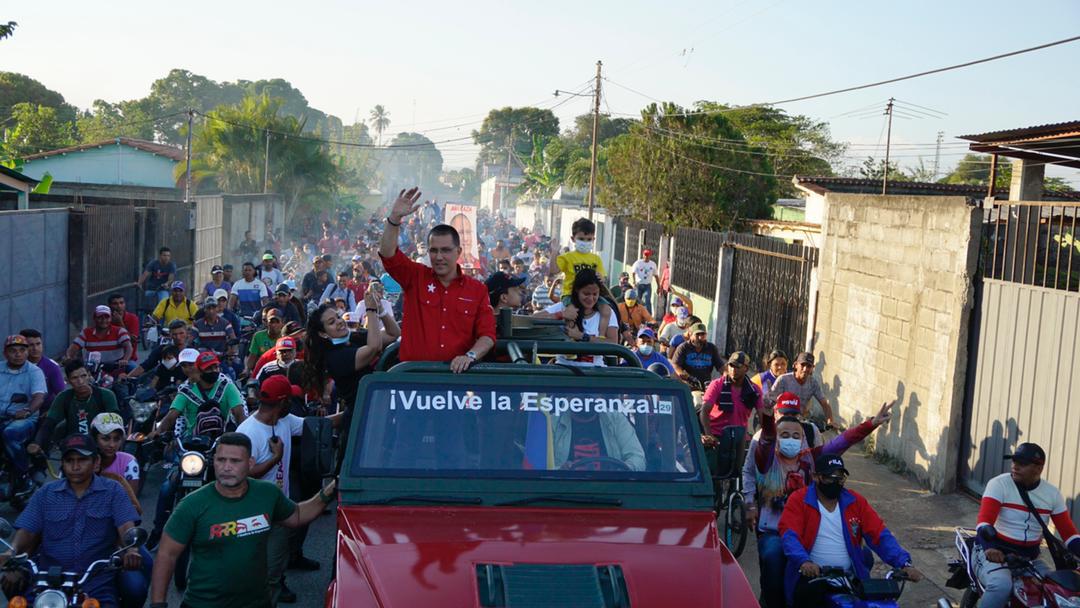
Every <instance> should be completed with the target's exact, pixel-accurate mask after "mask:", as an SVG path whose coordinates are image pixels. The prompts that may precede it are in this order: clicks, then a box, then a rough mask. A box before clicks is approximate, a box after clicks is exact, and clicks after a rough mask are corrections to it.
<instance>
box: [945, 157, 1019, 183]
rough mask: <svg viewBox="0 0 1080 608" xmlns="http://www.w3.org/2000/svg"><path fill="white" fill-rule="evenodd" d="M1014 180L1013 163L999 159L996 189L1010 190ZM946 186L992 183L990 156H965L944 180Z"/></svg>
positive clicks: (995, 181) (995, 177) (995, 178)
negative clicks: (1010, 184) (1010, 183)
mask: <svg viewBox="0 0 1080 608" xmlns="http://www.w3.org/2000/svg"><path fill="white" fill-rule="evenodd" d="M1011 180H1012V163H1011V162H1009V160H1008V159H1007V158H999V159H998V166H997V172H996V174H995V176H994V187H995V188H1008V187H1009V182H1010V181H1011ZM941 181H942V182H943V183H946V184H967V185H972V186H985V185H987V184H988V183H990V155H989V154H971V153H969V154H965V155H964V157H963V158H961V159H960V160H959V162H957V163H956V168H954V169H953V170H952V171H951V172H949V174H948V175H946V176H945V177H944V178H943V179H942V180H941Z"/></svg>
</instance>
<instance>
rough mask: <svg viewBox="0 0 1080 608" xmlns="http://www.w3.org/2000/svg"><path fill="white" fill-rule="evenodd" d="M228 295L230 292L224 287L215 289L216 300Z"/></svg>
mask: <svg viewBox="0 0 1080 608" xmlns="http://www.w3.org/2000/svg"><path fill="white" fill-rule="evenodd" d="M228 297H229V292H227V291H225V290H224V289H218V290H215V291H214V299H215V300H220V299H221V298H228Z"/></svg>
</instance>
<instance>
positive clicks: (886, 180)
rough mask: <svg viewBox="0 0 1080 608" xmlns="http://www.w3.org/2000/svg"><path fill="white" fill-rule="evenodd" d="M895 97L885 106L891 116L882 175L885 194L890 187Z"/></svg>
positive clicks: (887, 113) (886, 137)
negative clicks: (890, 151) (890, 154)
mask: <svg viewBox="0 0 1080 608" xmlns="http://www.w3.org/2000/svg"><path fill="white" fill-rule="evenodd" d="M893 101H895V99H893V98H892V97H890V98H889V103H888V104H886V106H885V115H886V116H888V117H889V132H888V135H886V136H885V171H884V172H883V173H882V175H881V193H882V194H885V193H886V191H888V189H889V147H890V145H891V144H892V115H893ZM878 141H881V140H878Z"/></svg>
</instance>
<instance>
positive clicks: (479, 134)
mask: <svg viewBox="0 0 1080 608" xmlns="http://www.w3.org/2000/svg"><path fill="white" fill-rule="evenodd" d="M534 135H540V136H542V137H544V138H547V139H553V138H555V137H558V135H559V119H558V118H556V117H555V114H554V113H552V111H551V110H541V109H539V108H511V107H505V108H501V109H497V110H491V111H490V112H488V115H487V117H486V118H484V122H483V123H481V125H480V130H478V131H473V132H472V137H473V142H475V143H476V144H477V145H479V146H480V154H479V157H478V158H477V167H481V166H483V165H486V164H495V165H501V166H505V165H506V162H507V153H508V152H509V151H510V142H511V141H512V142H513V155H514V156H515V157H517V159H518V162H521V163H524V160H523V159H526V158H528V157H530V156H532V151H533V136H534Z"/></svg>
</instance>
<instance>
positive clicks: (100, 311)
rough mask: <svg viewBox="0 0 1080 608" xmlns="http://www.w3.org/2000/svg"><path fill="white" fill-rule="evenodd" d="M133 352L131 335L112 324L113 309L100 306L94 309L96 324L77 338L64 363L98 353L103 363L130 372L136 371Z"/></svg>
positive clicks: (70, 347)
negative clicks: (132, 356)
mask: <svg viewBox="0 0 1080 608" xmlns="http://www.w3.org/2000/svg"><path fill="white" fill-rule="evenodd" d="M132 352H134V349H133V348H132V346H131V336H130V334H128V332H127V330H126V329H124V328H123V327H121V326H119V325H113V324H112V309H111V308H109V307H108V306H98V307H97V308H95V309H94V324H93V325H91V326H90V327H87V328H85V329H83V330H82V332H80V333H79V335H78V336H76V337H75V341H74V342H72V343H71V346H69V347H68V349H67V353H65V354H64V362H67V361H71V360H73V359H78V358H79V357H80V356H82V357H83V358H84V359H85V358H86V354H84V353H98V355H99V356H100V357H101V360H100V361H101V363H103V364H115V365H116V367H117V368H118V369H120V371H124V372H129V371H131V370H132V369H135V366H134V365H131V363H132V361H131V354H132Z"/></svg>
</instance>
